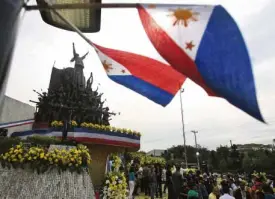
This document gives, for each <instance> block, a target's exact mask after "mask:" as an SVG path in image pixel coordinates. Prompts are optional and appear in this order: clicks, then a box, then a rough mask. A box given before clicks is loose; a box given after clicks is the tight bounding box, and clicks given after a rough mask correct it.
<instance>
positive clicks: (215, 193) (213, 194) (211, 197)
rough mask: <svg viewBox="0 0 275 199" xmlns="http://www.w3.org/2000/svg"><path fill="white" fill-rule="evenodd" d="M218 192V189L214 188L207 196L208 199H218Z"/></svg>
mask: <svg viewBox="0 0 275 199" xmlns="http://www.w3.org/2000/svg"><path fill="white" fill-rule="evenodd" d="M219 195H220V191H219V188H218V187H214V188H213V190H212V192H211V193H210V194H209V196H208V199H218V198H219Z"/></svg>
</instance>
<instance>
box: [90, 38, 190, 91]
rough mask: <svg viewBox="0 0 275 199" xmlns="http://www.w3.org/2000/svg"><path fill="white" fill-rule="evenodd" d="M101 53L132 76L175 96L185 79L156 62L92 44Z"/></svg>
mask: <svg viewBox="0 0 275 199" xmlns="http://www.w3.org/2000/svg"><path fill="white" fill-rule="evenodd" d="M93 45H95V46H96V47H97V48H98V49H99V50H100V51H101V52H102V53H104V54H105V55H107V56H108V57H110V58H111V59H113V60H115V61H116V62H118V63H120V64H121V65H123V66H124V67H125V68H127V69H128V70H129V71H130V73H131V74H132V75H134V76H135V77H137V78H140V79H142V80H144V81H146V82H148V83H150V84H152V85H154V86H156V87H158V88H161V89H163V90H165V91H167V92H168V93H171V94H173V95H175V94H176V93H177V91H178V90H179V87H180V86H181V85H182V83H183V82H184V81H185V79H186V77H185V76H184V75H182V74H181V73H179V72H177V71H176V70H174V69H173V68H172V67H171V66H169V65H167V64H164V63H162V62H159V61H157V60H154V59H151V58H148V57H145V56H142V55H137V54H134V53H129V52H125V51H120V50H114V49H110V48H105V47H102V46H99V45H97V44H94V43H93Z"/></svg>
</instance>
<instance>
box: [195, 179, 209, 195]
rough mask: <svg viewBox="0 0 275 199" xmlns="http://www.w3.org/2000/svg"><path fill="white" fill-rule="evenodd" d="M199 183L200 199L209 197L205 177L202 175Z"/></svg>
mask: <svg viewBox="0 0 275 199" xmlns="http://www.w3.org/2000/svg"><path fill="white" fill-rule="evenodd" d="M197 184H198V192H199V198H200V199H207V198H208V192H207V190H206V187H205V185H204V183H203V178H201V177H200V178H199V180H198V183H197Z"/></svg>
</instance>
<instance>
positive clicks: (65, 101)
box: [31, 44, 115, 127]
mask: <svg viewBox="0 0 275 199" xmlns="http://www.w3.org/2000/svg"><path fill="white" fill-rule="evenodd" d="M87 54H88V52H87V53H86V54H85V55H84V56H82V57H80V56H79V54H77V53H76V51H75V46H74V44H73V58H72V59H71V62H75V65H74V68H72V67H68V68H64V69H57V68H55V67H53V69H52V74H51V80H50V85H49V89H48V92H42V93H39V92H37V91H35V90H34V92H36V93H37V94H38V101H36V102H35V101H31V102H34V103H36V113H35V123H50V122H51V121H53V120H58V121H64V122H65V124H66V125H65V126H66V127H67V126H68V125H67V124H68V123H70V121H71V120H75V121H76V122H77V123H78V124H79V125H80V124H81V123H82V122H89V123H94V124H103V125H110V123H109V121H110V120H111V115H115V113H113V112H109V108H108V107H105V106H104V103H105V102H106V100H102V95H103V93H99V92H98V88H97V89H96V90H93V89H92V84H93V74H92V73H91V75H90V77H89V78H88V80H87V82H86V81H85V76H84V73H83V69H84V63H83V60H84V59H85V57H86V56H87Z"/></svg>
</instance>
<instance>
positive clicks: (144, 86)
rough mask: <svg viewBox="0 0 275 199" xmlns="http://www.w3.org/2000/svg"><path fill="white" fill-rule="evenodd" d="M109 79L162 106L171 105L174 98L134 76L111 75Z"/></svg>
mask: <svg viewBox="0 0 275 199" xmlns="http://www.w3.org/2000/svg"><path fill="white" fill-rule="evenodd" d="M109 78H110V79H112V80H113V81H115V82H117V83H119V84H122V85H123V86H125V87H127V88H129V89H131V90H133V91H135V92H137V93H139V94H141V95H143V96H144V97H147V98H148V99H150V100H152V101H154V102H156V103H158V104H160V105H162V106H166V105H167V104H169V102H170V101H171V100H172V99H173V97H174V96H173V95H171V94H170V93H168V92H167V91H165V90H162V89H161V88H158V87H156V86H154V85H152V84H150V83H148V82H146V81H143V80H142V79H139V78H137V77H134V76H132V75H109ZM160 78H161V77H160Z"/></svg>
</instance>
